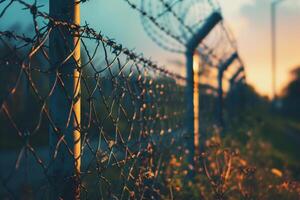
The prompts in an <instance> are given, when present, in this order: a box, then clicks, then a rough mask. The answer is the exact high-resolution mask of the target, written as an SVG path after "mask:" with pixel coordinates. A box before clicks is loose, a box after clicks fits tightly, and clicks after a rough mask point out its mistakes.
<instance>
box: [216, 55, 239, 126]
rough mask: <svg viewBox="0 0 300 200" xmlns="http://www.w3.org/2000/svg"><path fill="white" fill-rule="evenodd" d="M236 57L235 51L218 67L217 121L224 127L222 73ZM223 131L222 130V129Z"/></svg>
mask: <svg viewBox="0 0 300 200" xmlns="http://www.w3.org/2000/svg"><path fill="white" fill-rule="evenodd" d="M237 58H238V54H237V52H234V53H233V54H232V55H231V56H230V57H229V58H228V59H227V60H226V61H225V62H224V63H222V64H221V65H220V66H219V67H218V111H217V112H218V113H217V118H218V123H219V126H220V127H221V128H223V127H224V119H223V75H224V72H225V71H226V70H227V69H228V67H229V66H230V65H231V64H232V63H233V61H234V60H235V59H237ZM222 132H223V130H222Z"/></svg>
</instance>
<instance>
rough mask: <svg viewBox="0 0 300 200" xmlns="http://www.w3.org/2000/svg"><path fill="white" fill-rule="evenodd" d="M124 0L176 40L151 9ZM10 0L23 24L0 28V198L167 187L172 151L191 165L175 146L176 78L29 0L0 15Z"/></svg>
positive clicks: (179, 126)
mask: <svg viewBox="0 0 300 200" xmlns="http://www.w3.org/2000/svg"><path fill="white" fill-rule="evenodd" d="M124 1H126V2H127V3H128V4H129V5H130V6H131V7H132V8H133V9H135V10H137V11H138V12H140V14H142V15H143V16H144V17H145V18H147V19H148V20H149V21H150V22H151V23H153V24H155V26H156V27H157V28H158V29H159V30H161V31H162V33H163V34H165V35H166V36H168V37H171V38H173V39H174V41H177V42H178V43H179V44H180V45H186V43H185V41H184V40H182V38H181V37H180V36H178V35H173V33H172V32H171V31H169V30H168V29H166V28H165V27H164V26H162V25H161V24H160V23H158V21H157V19H156V18H155V17H153V15H152V14H151V13H150V14H149V13H147V12H145V10H144V9H141V8H139V7H138V6H136V4H133V3H131V2H130V1H129V0H124ZM159 1H160V2H161V3H162V4H163V8H164V11H165V12H168V13H170V14H171V15H172V16H173V17H175V19H176V20H177V21H178V22H179V24H180V26H182V27H184V29H186V30H187V31H188V32H189V34H192V33H193V31H192V30H191V28H190V27H189V26H188V25H186V24H185V21H184V20H183V19H182V18H180V17H179V15H178V14H177V13H176V12H175V11H174V10H173V9H172V7H173V6H174V5H175V3H174V4H169V3H167V1H165V0H159ZM2 3H7V2H5V1H4V0H2V1H0V4H2ZM78 3H85V1H78V2H76V4H78ZM15 4H18V6H22V7H23V10H24V12H27V13H28V14H29V15H30V16H31V17H32V18H31V19H32V25H33V26H32V29H31V31H32V32H31V33H27V32H26V34H25V33H21V32H18V31H9V30H0V66H1V68H0V72H1V73H0V74H1V78H0V81H1V83H0V95H1V96H0V132H1V136H0V137H1V138H0V141H1V142H0V147H1V148H0V149H1V150H0V154H1V160H0V166H1V168H3V169H6V170H1V172H0V182H1V185H2V186H1V188H2V189H0V198H11V199H24V198H25V197H26V198H37V199H45V198H47V197H48V196H50V198H51V197H52V198H57V199H58V198H67V197H69V195H74V194H72V193H73V192H74V191H73V190H77V189H78V190H79V191H80V192H79V193H77V191H75V193H76V195H75V196H76V198H79V197H80V198H86V199H161V198H163V197H166V196H168V195H169V193H170V192H172V191H170V189H169V188H168V184H169V182H170V180H169V179H170V170H171V168H170V163H171V162H172V159H173V158H176V159H177V160H180V161H181V162H182V163H183V165H184V168H185V169H187V170H189V169H190V168H191V166H190V165H189V164H188V163H187V161H186V157H187V155H188V154H190V152H188V151H187V148H186V147H185V145H186V144H187V142H185V141H186V140H187V139H189V137H190V136H189V134H188V133H187V132H186V127H185V125H184V124H185V120H186V119H185V116H186V95H185V84H186V78H185V77H184V76H182V75H180V74H177V73H174V72H172V71H169V70H167V69H166V68H165V67H162V66H159V65H158V64H157V63H155V62H153V61H151V60H150V59H147V58H145V57H144V56H143V55H142V54H137V53H135V52H134V51H132V50H130V49H128V48H125V47H123V46H122V45H121V44H118V43H117V42H115V40H112V39H110V38H108V37H105V36H104V35H103V34H102V33H101V32H99V31H96V30H94V29H93V28H91V27H90V26H89V25H88V24H85V25H78V24H74V23H70V21H68V20H69V19H65V20H63V19H59V18H56V17H57V16H55V17H54V16H51V15H50V14H48V13H47V12H42V11H41V10H40V8H41V7H42V5H38V4H37V2H34V3H32V4H30V3H28V2H26V1H23V0H11V1H8V3H7V4H6V5H4V7H3V8H2V10H1V11H0V19H1V18H3V17H4V16H5V15H6V14H7V12H8V11H9V9H12V10H13V9H14V8H13V6H15ZM163 15H164V13H163V12H161V14H160V16H159V17H161V16H163ZM70 38H72V42H70ZM74 38H77V39H76V42H74V41H73V39H74ZM222 41H223V40H222ZM80 45H81V49H80V51H81V58H80V59H78V58H77V57H76V48H78V47H79V46H80ZM203 47H205V46H203ZM166 48H167V47H166ZM213 48H217V47H215V46H213ZM204 49H205V50H206V51H216V50H215V49H212V50H208V47H207V48H206V47H205V48H204ZM209 55H213V53H210V54H209ZM203 56H206V57H207V59H208V60H210V61H211V60H212V59H211V57H210V56H208V54H207V55H206V54H203ZM206 64H207V63H206ZM196 84H199V83H196ZM80 87H81V88H80ZM79 88H80V89H79ZM203 88H207V89H208V90H214V88H213V87H212V86H210V85H206V86H203ZM78 102H80V106H79V107H80V112H81V113H80V114H78V111H76V108H75V107H76V104H77V103H78ZM76 132H79V133H80V138H79V139H78V138H77V139H78V140H79V147H80V148H79V154H78V157H77V156H76V152H75V151H76V150H75V147H74V146H75V145H76V144H77V143H78V141H77V140H70V135H73V134H74V135H75V134H76ZM77 150H78V149H77ZM49 155H50V156H49ZM80 160H81V161H80ZM78 162H81V167H80V170H79V171H76V169H74V168H77V166H78V165H79V164H78ZM70 163H73V164H72V165H73V166H72V165H71V168H70ZM70 188H71V189H70ZM78 195H79V196H78ZM73 197H74V196H73Z"/></svg>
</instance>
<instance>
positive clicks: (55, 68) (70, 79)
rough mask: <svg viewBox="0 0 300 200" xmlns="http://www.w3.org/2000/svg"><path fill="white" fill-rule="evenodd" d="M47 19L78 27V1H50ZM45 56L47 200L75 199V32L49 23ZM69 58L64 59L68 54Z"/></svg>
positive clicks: (77, 150) (77, 190) (77, 100)
mask: <svg viewBox="0 0 300 200" xmlns="http://www.w3.org/2000/svg"><path fill="white" fill-rule="evenodd" d="M50 16H51V17H52V18H54V19H56V20H61V21H65V22H68V23H69V24H76V25H79V24H80V4H79V1H78V0H65V1H61V0H50ZM52 26H53V30H52V32H51V34H50V37H49V56H50V65H51V69H52V72H53V74H51V77H50V87H52V86H53V84H55V88H54V90H53V93H52V95H51V97H50V101H49V105H50V115H51V118H52V120H53V122H54V124H55V126H56V127H55V128H53V127H50V131H49V149H50V161H49V163H50V164H49V174H50V179H51V183H50V184H51V185H50V188H51V190H50V199H60V198H62V199H79V198H80V187H79V174H80V165H81V158H80V154H81V138H80V123H81V117H80V115H81V103H80V100H81V99H80V90H81V87H80V68H79V67H80V38H79V36H78V33H77V32H76V30H73V31H72V30H70V29H68V27H66V26H63V25H59V24H55V23H52ZM71 54H72V56H71V57H70V58H68V56H69V55H71Z"/></svg>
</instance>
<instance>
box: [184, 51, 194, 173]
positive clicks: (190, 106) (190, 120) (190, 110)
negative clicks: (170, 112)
mask: <svg viewBox="0 0 300 200" xmlns="http://www.w3.org/2000/svg"><path fill="white" fill-rule="evenodd" d="M193 55H194V53H193V52H189V51H188V52H187V53H186V67H187V68H186V70H187V85H186V91H187V122H186V123H187V131H188V134H189V135H190V137H189V138H188V142H187V145H188V146H187V148H188V150H189V155H188V163H189V165H190V167H194V166H195V165H194V156H195V146H194V128H195V127H194V70H193ZM193 176H194V169H192V170H189V174H188V178H192V177H193Z"/></svg>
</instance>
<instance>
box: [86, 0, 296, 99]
mask: <svg viewBox="0 0 300 200" xmlns="http://www.w3.org/2000/svg"><path fill="white" fill-rule="evenodd" d="M107 2H108V1H104V0H99V1H91V2H90V3H89V4H86V6H84V7H83V13H92V12H97V15H90V14H83V16H86V20H87V21H90V22H91V24H92V25H93V26H94V27H97V28H99V29H101V30H103V32H104V33H105V34H107V35H110V36H111V37H113V38H115V39H116V40H117V41H120V42H121V43H123V44H125V45H127V46H128V47H130V48H135V49H136V51H137V52H144V54H145V56H149V57H152V58H153V60H157V61H159V63H163V64H166V65H170V63H171V62H170V61H172V60H177V59H180V60H183V57H182V56H180V55H177V54H172V53H168V52H166V51H164V50H162V49H160V48H159V47H157V46H156V45H155V44H154V43H153V42H152V41H151V40H150V39H149V38H148V37H147V36H146V35H145V33H144V31H143V29H142V27H141V25H140V20H139V16H138V14H137V13H135V12H133V11H132V10H131V9H130V8H128V6H127V4H126V3H124V1H121V0H110V1H109V3H107ZM270 2H271V0H220V5H221V7H222V10H223V12H224V18H225V20H226V21H227V24H228V25H229V26H230V27H231V28H232V29H233V32H234V34H235V36H236V38H237V42H238V47H239V51H240V55H241V56H242V58H243V60H244V62H245V65H246V73H247V81H248V82H249V83H250V84H253V85H254V86H255V88H256V89H257V90H258V91H259V92H260V93H262V94H264V95H271V51H270V50H271V48H270V45H271V41H270V40H271V39H270ZM103 7H105V9H104V10H102V9H101V8H103ZM91 11H92V12H91ZM277 13H278V15H277V16H278V21H277V27H278V29H277V30H278V32H277V35H278V37H277V38H278V43H277V45H278V47H277V49H278V51H277V61H278V62H277V63H278V71H277V78H278V79H277V80H278V81H277V82H278V83H277V85H278V88H277V91H278V92H280V91H281V90H282V88H283V87H284V85H285V84H286V83H287V82H288V80H289V75H290V73H289V72H290V70H291V69H293V68H294V67H295V66H297V65H300V53H299V48H300V0H286V1H285V2H282V3H281V4H280V5H279V6H278V9H277ZM112 16H113V19H112V18H111V17H112ZM101 26H102V28H101ZM174 70H175V71H178V72H181V71H182V70H181V69H177V68H174Z"/></svg>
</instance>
